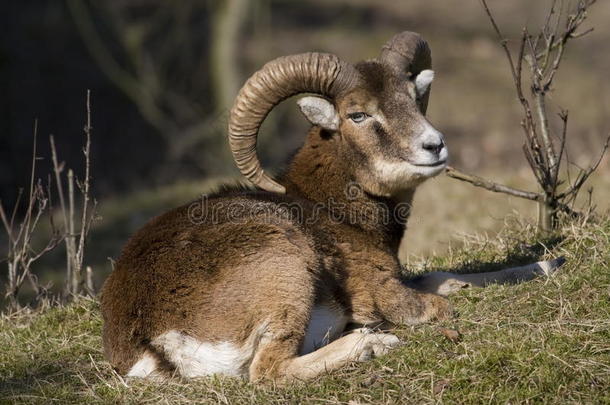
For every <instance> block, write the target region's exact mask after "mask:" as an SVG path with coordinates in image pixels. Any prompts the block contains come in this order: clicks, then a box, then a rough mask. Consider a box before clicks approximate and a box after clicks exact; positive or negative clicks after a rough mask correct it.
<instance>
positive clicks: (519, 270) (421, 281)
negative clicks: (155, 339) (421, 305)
mask: <svg viewBox="0 0 610 405" xmlns="http://www.w3.org/2000/svg"><path fill="white" fill-rule="evenodd" d="M563 263H565V258H563V257H558V258H556V259H553V260H548V261H543V262H537V263H532V264H528V265H525V266H521V267H512V268H509V269H504V270H499V271H490V272H486V273H470V274H458V273H449V272H444V271H435V272H432V273H427V274H423V275H421V276H419V277H417V278H414V279H412V280H409V281H408V282H407V284H408V285H409V286H410V287H412V288H414V289H416V290H419V291H423V292H429V293H435V294H439V295H443V296H447V295H449V294H452V293H455V292H457V291H459V290H461V289H462V288H468V287H486V286H488V285H489V284H518V283H521V282H523V281H528V280H531V279H534V278H536V277H539V276H547V277H548V276H550V275H551V274H553V273H554V272H555V271H556V270H557V269H558V268H559V267H560V266H561V265H562V264H563Z"/></svg>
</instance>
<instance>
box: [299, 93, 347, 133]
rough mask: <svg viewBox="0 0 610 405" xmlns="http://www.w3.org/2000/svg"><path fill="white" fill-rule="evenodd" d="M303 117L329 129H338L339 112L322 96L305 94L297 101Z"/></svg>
mask: <svg viewBox="0 0 610 405" xmlns="http://www.w3.org/2000/svg"><path fill="white" fill-rule="evenodd" d="M297 104H298V105H299V108H300V109H301V112H303V114H304V115H305V118H307V120H308V121H309V122H311V123H312V124H313V125H317V126H319V127H322V128H324V129H327V130H330V131H336V130H338V129H339V122H340V120H339V114H337V110H335V106H334V105H333V104H332V103H331V102H330V101H328V100H326V99H324V98H322V97H314V96H307V97H303V98H301V99H299V101H297Z"/></svg>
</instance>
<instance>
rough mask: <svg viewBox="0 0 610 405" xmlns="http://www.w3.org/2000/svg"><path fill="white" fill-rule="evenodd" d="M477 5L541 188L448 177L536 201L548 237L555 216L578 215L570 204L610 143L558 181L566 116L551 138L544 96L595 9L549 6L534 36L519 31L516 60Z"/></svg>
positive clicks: (586, 3) (582, 4)
mask: <svg viewBox="0 0 610 405" xmlns="http://www.w3.org/2000/svg"><path fill="white" fill-rule="evenodd" d="M481 3H482V6H483V8H484V10H485V12H486V13H487V16H488V17H489V20H490V22H491V25H492V26H493V29H494V31H495V33H496V34H497V36H498V39H499V41H500V44H501V46H502V48H503V50H504V53H505V54H506V59H507V61H508V64H509V68H510V72H511V75H512V78H513V82H514V86H515V91H516V94H517V98H518V100H519V103H520V105H521V107H522V110H523V119H522V121H521V127H522V128H523V133H524V135H525V142H524V145H523V153H524V154H525V157H526V159H527V161H528V163H529V166H530V168H531V170H532V173H533V174H534V177H535V178H536V181H537V183H538V185H539V186H540V191H538V192H530V191H523V190H517V189H514V188H511V187H508V186H505V185H502V184H498V183H495V182H493V181H490V180H486V179H483V178H481V177H478V176H473V175H470V174H466V173H463V172H461V171H459V170H457V169H455V168H452V167H449V168H447V175H449V176H450V177H453V178H455V179H458V180H462V181H466V182H469V183H471V184H473V185H475V186H477V187H483V188H485V189H487V190H490V191H495V192H501V193H505V194H510V195H513V196H516V197H520V198H525V199H529V200H532V201H536V202H537V203H538V207H539V209H538V213H539V215H538V228H539V230H541V231H549V230H551V229H554V228H556V227H557V225H558V214H559V213H561V212H564V213H567V214H568V215H570V216H581V215H582V214H581V213H579V212H576V211H574V210H573V204H574V201H575V199H576V197H577V195H578V193H579V192H580V190H581V188H582V186H583V185H584V183H585V182H586V181H587V179H588V178H589V176H591V174H592V173H593V172H594V171H595V170H596V169H597V167H598V165H599V163H600V162H601V159H602V158H603V156H604V154H605V152H606V150H607V148H608V143H609V141H610V137H608V138H607V140H606V143H605V144H604V147H603V149H602V151H601V153H600V155H599V157H598V159H597V160H596V161H595V163H594V164H592V165H591V166H590V167H588V168H586V169H580V168H579V173H578V175H577V177H576V179H575V180H574V181H573V182H570V181H569V178H568V180H567V182H566V180H562V179H560V169H561V164H562V162H563V161H566V162H567V163H568V164H569V163H570V162H569V161H568V160H567V157H566V154H565V145H566V138H567V134H568V131H567V129H568V111H567V110H563V109H562V110H561V111H560V112H559V114H558V117H559V120H560V121H561V130H560V131H559V133H553V130H552V129H551V125H550V124H549V122H550V120H549V116H550V111H549V108H548V106H547V103H546V96H547V95H548V93H549V92H550V91H551V90H552V85H553V80H554V78H555V75H556V73H557V71H558V70H559V67H560V65H561V61H562V59H563V56H564V52H565V49H566V46H567V44H568V43H569V41H571V40H573V39H576V38H580V37H582V36H584V35H586V34H588V33H589V32H591V31H592V30H593V28H589V29H587V30H584V31H581V32H579V31H578V28H579V27H580V26H581V25H582V23H583V22H584V21H585V19H586V16H587V10H588V9H589V7H590V6H591V5H592V4H593V3H595V0H578V1H576V2H571V1H563V0H562V1H560V2H557V0H553V1H552V3H551V6H550V9H549V12H548V14H547V16H546V18H545V21H544V24H543V26H542V27H541V29H540V31H539V32H538V33H536V34H532V33H530V32H529V30H528V29H527V28H523V30H522V34H521V38H520V42H519V49H518V51H517V53H516V54H515V53H514V52H511V50H510V48H509V47H508V40H507V39H506V38H505V37H504V35H503V34H502V32H501V31H500V28H499V27H498V25H497V23H496V21H495V19H494V17H493V14H492V12H491V10H490V9H489V7H488V5H487V1H486V0H481ZM524 65H526V67H527V68H528V69H529V76H528V77H529V83H528V85H529V86H528V87H529V89H530V94H529V96H528V95H526V93H525V92H524V90H523V87H524V85H523V81H524V80H523V75H522V71H523V66H524ZM587 215H588V214H587Z"/></svg>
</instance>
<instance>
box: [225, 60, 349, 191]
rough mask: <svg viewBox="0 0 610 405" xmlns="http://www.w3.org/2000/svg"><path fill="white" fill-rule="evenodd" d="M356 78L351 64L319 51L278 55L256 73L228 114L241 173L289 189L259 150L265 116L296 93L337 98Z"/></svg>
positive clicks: (259, 182)
mask: <svg viewBox="0 0 610 405" xmlns="http://www.w3.org/2000/svg"><path fill="white" fill-rule="evenodd" d="M356 80H357V72H356V70H355V69H354V67H353V66H352V65H350V64H348V63H346V62H343V61H341V60H340V59H339V58H338V57H337V56H335V55H332V54H325V53H316V52H312V53H303V54H299V55H291V56H284V57H281V58H277V59H275V60H273V61H271V62H269V63H267V64H266V65H265V66H263V68H262V69H261V70H259V71H258V72H256V73H254V74H253V75H252V76H251V77H250V78H249V79H248V81H247V82H246V84H244V86H243V87H242V88H241V90H240V91H239V94H238V95H237V98H236V99H235V103H234V104H233V108H232V109H231V115H230V117H229V144H230V146H231V152H232V153H233V158H234V159H235V162H236V163H237V167H238V168H239V170H240V171H241V172H242V174H243V175H244V176H246V177H247V178H248V179H249V180H250V181H251V182H252V183H254V184H255V185H256V186H258V187H260V188H262V189H264V190H267V191H271V192H277V193H284V192H286V190H285V188H284V187H283V186H282V185H280V184H279V183H277V182H276V181H275V180H273V179H272V178H271V177H269V176H268V175H267V174H266V173H265V172H264V171H263V169H262V167H261V164H260V161H259V159H258V156H257V154H256V138H257V135H258V130H259V128H260V126H261V124H262V122H263V121H264V119H265V117H266V116H267V114H268V113H269V112H270V111H271V110H272V109H273V107H274V106H275V105H276V104H278V103H280V102H281V101H283V100H285V99H286V98H288V97H291V96H294V95H295V94H299V93H317V94H320V95H323V96H325V97H328V98H330V99H334V98H335V97H336V96H337V95H338V94H340V93H342V92H344V91H346V90H348V89H350V88H351V87H352V86H353V85H354V83H355V82H356Z"/></svg>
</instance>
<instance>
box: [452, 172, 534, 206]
mask: <svg viewBox="0 0 610 405" xmlns="http://www.w3.org/2000/svg"><path fill="white" fill-rule="evenodd" d="M445 174H446V175H447V176H449V177H452V178H454V179H457V180H462V181H465V182H467V183H470V184H472V185H473V186H476V187H481V188H484V189H486V190H489V191H494V192H496V193H504V194H509V195H512V196H515V197H520V198H525V199H528V200H532V201H541V200H542V199H543V198H544V195H543V194H539V193H533V192H531V191H523V190H518V189H516V188H512V187H508V186H505V185H503V184H498V183H494V182H493V181H490V180H487V179H484V178H482V177H479V176H475V175H472V174H466V173H464V172H461V171H459V170H457V169H455V168H453V167H451V166H448V167H447V168H446V169H445Z"/></svg>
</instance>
